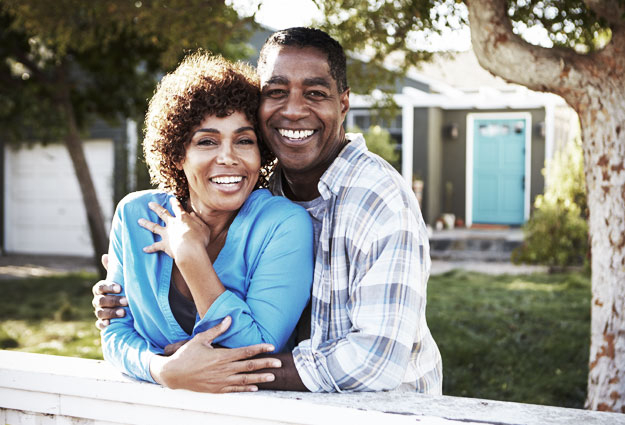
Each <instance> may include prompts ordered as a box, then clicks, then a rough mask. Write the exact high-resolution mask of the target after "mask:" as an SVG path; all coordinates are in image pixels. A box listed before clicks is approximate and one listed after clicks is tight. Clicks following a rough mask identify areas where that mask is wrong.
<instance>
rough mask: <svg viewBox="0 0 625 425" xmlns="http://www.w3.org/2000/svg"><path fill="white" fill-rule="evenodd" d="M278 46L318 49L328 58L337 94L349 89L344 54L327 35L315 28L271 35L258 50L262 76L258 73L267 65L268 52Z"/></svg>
mask: <svg viewBox="0 0 625 425" xmlns="http://www.w3.org/2000/svg"><path fill="white" fill-rule="evenodd" d="M278 46H295V47H299V48H305V47H314V48H315V49H318V50H319V51H321V52H322V53H324V54H325V55H326V56H327V57H328V66H329V67H330V75H331V76H332V78H334V80H335V81H336V85H337V87H338V91H339V93H343V92H344V91H345V90H347V89H348V88H349V86H348V85H347V64H346V59H345V52H344V51H343V47H342V46H341V45H340V44H339V42H338V41H336V40H335V39H333V38H332V37H330V36H329V35H328V34H327V33H325V32H323V31H321V30H319V29H316V28H306V27H294V28H287V29H285V30H281V31H277V32H275V33H273V34H272V35H270V36H269V38H267V40H266V41H265V44H263V47H262V48H261V49H260V57H259V58H258V70H259V73H261V74H262V72H260V71H261V70H262V68H263V67H264V66H266V65H267V54H268V52H269V51H270V50H271V49H272V48H274V47H278Z"/></svg>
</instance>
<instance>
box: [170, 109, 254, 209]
mask: <svg viewBox="0 0 625 425" xmlns="http://www.w3.org/2000/svg"><path fill="white" fill-rule="evenodd" d="M178 168H179V169H182V170H183V171H184V174H185V176H186V178H187V181H188V184H189V199H190V202H191V207H192V208H193V210H194V211H195V212H196V213H197V214H199V215H200V216H201V217H203V218H209V217H210V216H211V215H214V214H218V213H224V212H225V213H236V211H238V210H239V208H241V205H243V203H244V202H245V200H246V199H247V197H248V196H249V195H250V193H251V192H252V190H254V187H255V186H256V182H257V181H258V172H259V170H260V151H259V148H258V140H257V137H256V132H255V131H254V128H253V126H252V124H251V123H250V122H249V121H248V120H247V118H246V117H245V115H244V114H243V113H242V112H234V113H232V114H231V115H228V116H226V117H221V118H220V117H217V116H215V115H209V116H207V117H205V118H204V120H203V121H202V122H201V123H200V125H198V127H197V128H196V129H195V130H194V131H193V133H192V136H191V140H190V141H189V143H188V145H187V146H186V152H185V157H184V160H183V161H182V162H181V163H180V164H178Z"/></svg>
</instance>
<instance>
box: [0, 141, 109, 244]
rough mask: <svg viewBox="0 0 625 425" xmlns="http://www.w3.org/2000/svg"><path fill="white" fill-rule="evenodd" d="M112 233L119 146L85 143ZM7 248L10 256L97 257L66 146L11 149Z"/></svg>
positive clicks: (7, 167)
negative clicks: (115, 157) (115, 158)
mask: <svg viewBox="0 0 625 425" xmlns="http://www.w3.org/2000/svg"><path fill="white" fill-rule="evenodd" d="M84 147H85V154H86V156H87V163H88V164H89V168H90V170H91V176H92V179H93V180H94V184H95V186H96V192H97V194H98V199H99V201H100V206H101V207H102V211H103V213H104V217H105V221H106V222H105V224H106V228H107V231H108V229H109V228H110V221H111V217H112V213H113V205H112V202H113V201H112V198H113V195H112V192H113V184H112V177H113V142H112V141H111V140H91V141H88V142H85V143H84ZM4 170H5V191H4V196H5V204H4V205H5V225H4V229H5V249H6V251H7V252H10V253H25V254H55V255H80V256H91V255H93V249H92V247H91V238H90V235H89V229H88V226H87V219H86V215H85V208H84V206H83V202H82V195H81V194H80V188H79V187H78V182H77V181H76V175H75V174H74V168H73V166H72V164H71V160H70V158H69V154H68V153H67V149H66V148H65V145H61V144H52V145H47V146H42V145H35V146H32V147H23V148H20V149H15V148H11V147H7V148H6V150H5V166H4Z"/></svg>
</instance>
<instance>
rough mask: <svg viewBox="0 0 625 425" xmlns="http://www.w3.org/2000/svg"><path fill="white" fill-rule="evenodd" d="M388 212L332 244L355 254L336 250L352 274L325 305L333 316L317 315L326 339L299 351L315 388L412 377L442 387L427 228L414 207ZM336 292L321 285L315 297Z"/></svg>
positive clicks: (371, 386) (377, 387) (300, 364)
mask: <svg viewBox="0 0 625 425" xmlns="http://www.w3.org/2000/svg"><path fill="white" fill-rule="evenodd" d="M382 213H383V214H380V215H379V216H375V217H376V221H375V222H372V221H371V220H368V221H361V222H354V223H353V224H355V226H348V229H347V233H346V235H347V236H346V237H344V238H342V239H337V240H334V242H336V244H335V245H332V247H333V252H339V253H343V252H345V253H346V255H347V256H348V257H347V258H341V257H340V256H337V258H333V261H334V263H333V264H332V267H333V268H335V267H343V268H344V269H346V270H349V282H347V281H345V282H340V283H339V285H340V287H338V289H337V291H338V290H340V291H341V300H340V301H338V300H336V301H338V302H334V303H333V304H332V305H330V306H329V307H324V308H331V310H332V317H331V320H333V322H332V323H326V321H327V320H328V317H327V316H323V315H322V316H321V317H317V318H316V320H317V322H318V326H322V329H321V330H322V332H326V333H324V337H323V338H322V340H321V341H319V342H318V343H316V344H312V341H314V338H313V339H312V340H307V341H303V342H302V343H300V344H299V345H298V346H297V347H296V348H295V350H294V351H293V357H294V360H295V362H296V364H297V370H298V371H299V373H300V377H301V380H302V382H303V383H304V384H305V386H306V387H307V388H309V389H310V390H311V391H314V392H317V391H326V392H332V391H381V390H391V389H394V388H396V387H397V386H399V385H400V384H401V383H402V382H403V380H404V379H406V378H407V380H409V381H410V382H411V383H414V385H415V386H416V390H417V391H420V392H426V393H440V382H441V379H440V376H439V375H440V355H439V354H438V348H437V347H436V344H435V343H434V341H433V339H432V337H431V335H430V332H429V330H428V328H427V324H426V321H425V302H426V282H427V278H428V272H429V261H430V260H429V252H428V245H427V237H426V234H425V230H424V229H422V228H421V227H422V226H420V224H421V223H419V222H418V220H416V219H415V217H414V216H413V215H412V212H411V211H409V210H407V209H394V210H390V209H386V211H383V212H382ZM354 214H356V213H354ZM369 214H370V215H369V216H374V215H373V214H374V211H369ZM362 228H367V229H368V231H367V232H363V231H360V229H362ZM341 243H344V246H343V245H341ZM343 263H344V265H343ZM346 278H347V277H346ZM333 291H334V289H333ZM343 294H345V298H342V296H343ZM335 296H336V297H337V298H338V295H336V294H335V293H334V292H333V293H331V294H330V293H328V292H327V288H325V287H324V286H316V287H315V289H314V290H313V303H314V302H315V299H317V300H319V299H321V300H323V299H331V298H332V297H335ZM322 304H323V303H322ZM323 305H324V306H325V304H323ZM411 363H414V364H413V365H411ZM408 368H410V369H408ZM406 374H408V375H406Z"/></svg>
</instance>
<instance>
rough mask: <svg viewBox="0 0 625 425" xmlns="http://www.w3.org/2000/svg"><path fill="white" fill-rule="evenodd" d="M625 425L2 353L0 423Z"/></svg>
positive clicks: (494, 406) (523, 407)
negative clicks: (154, 380) (223, 388)
mask: <svg viewBox="0 0 625 425" xmlns="http://www.w3.org/2000/svg"><path fill="white" fill-rule="evenodd" d="M195 423H206V424H240V423H250V424H270V423H271V424H275V423H280V424H285V423H287V424H319V425H329V424H334V423H341V424H368V423H375V424H383V425H386V424H406V423H410V424H427V425H436V424H457V425H458V424H464V425H466V424H476V423H477V424H502V425H505V424H541V425H542V424H584V425H594V424H606V425H607V424H610V425H613V424H625V415H623V414H617V413H603V412H591V411H585V410H578V409H564V408H558V407H546V406H537V405H529V404H520V403H507V402H498V401H491V400H479V399H469V398H459V397H447V396H442V397H434V396H424V395H420V394H414V393H395V392H383V393H351V394H310V393H297V392H286V391H285V392H279V391H278V392H274V391H260V392H258V393H245V394H223V395H222V394H219V395H216V394H201V393H194V392H190V391H184V390H170V389H167V388H162V387H159V386H157V385H152V384H148V383H140V382H136V381H133V380H130V379H128V378H126V377H124V376H123V375H121V374H120V373H119V372H117V371H116V370H114V369H113V368H112V367H111V366H109V365H108V364H106V363H104V362H102V361H97V360H87V359H77V358H71V357H58V356H48V355H43V354H30V353H21V352H13V351H1V350H0V424H11V425H17V424H36V425H51V424H74V425H75V424H195Z"/></svg>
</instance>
